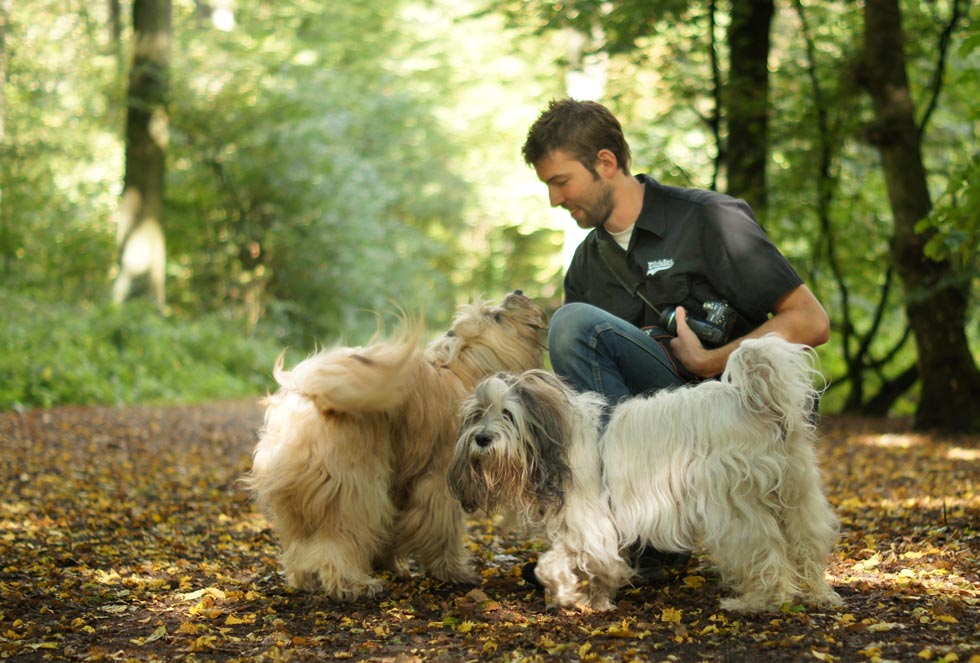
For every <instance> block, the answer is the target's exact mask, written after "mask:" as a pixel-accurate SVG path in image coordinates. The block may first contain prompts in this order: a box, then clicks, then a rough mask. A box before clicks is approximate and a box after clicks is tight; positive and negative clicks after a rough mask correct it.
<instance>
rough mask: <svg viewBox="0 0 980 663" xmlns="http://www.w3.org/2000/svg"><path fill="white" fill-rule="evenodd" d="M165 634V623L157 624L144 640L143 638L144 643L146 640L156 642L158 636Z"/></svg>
mask: <svg viewBox="0 0 980 663" xmlns="http://www.w3.org/2000/svg"><path fill="white" fill-rule="evenodd" d="M165 635H167V627H166V626H165V625H163V624H161V625H160V626H157V627H156V628H155V629H154V630H153V633H151V634H150V635H149V636H148V637H147V638H146V640H144V644H145V643H147V642H156V641H157V640H159V639H160V638H162V637H163V636H165Z"/></svg>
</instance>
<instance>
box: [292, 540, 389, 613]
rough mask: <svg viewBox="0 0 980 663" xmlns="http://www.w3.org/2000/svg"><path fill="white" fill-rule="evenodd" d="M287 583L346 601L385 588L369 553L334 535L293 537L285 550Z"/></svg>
mask: <svg viewBox="0 0 980 663" xmlns="http://www.w3.org/2000/svg"><path fill="white" fill-rule="evenodd" d="M282 561H283V567H284V568H285V569H286V583H287V584H288V585H289V586H291V587H295V588H297V589H302V590H305V591H310V592H315V591H317V590H321V589H322V590H323V592H324V593H326V594H327V595H328V596H331V597H333V598H335V599H339V600H342V601H346V600H352V599H356V598H359V597H361V596H374V595H376V594H377V593H378V592H380V591H381V589H382V585H383V583H382V581H381V579H380V578H376V577H373V576H372V575H371V573H370V569H371V564H370V559H369V558H368V555H366V554H365V552H364V551H363V550H360V549H359V548H358V545H357V544H356V542H353V541H343V540H339V539H337V538H334V537H330V538H321V539H307V540H303V541H293V542H292V544H291V545H289V546H288V547H287V548H286V549H285V551H284V553H283V560H282Z"/></svg>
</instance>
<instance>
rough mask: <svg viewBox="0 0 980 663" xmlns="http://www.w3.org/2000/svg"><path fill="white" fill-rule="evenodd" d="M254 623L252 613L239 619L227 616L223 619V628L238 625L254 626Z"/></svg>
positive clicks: (253, 614)
mask: <svg viewBox="0 0 980 663" xmlns="http://www.w3.org/2000/svg"><path fill="white" fill-rule="evenodd" d="M254 623H255V613H254V612H250V613H247V614H244V615H242V616H241V617H236V616H235V615H228V616H227V617H226V618H225V626H237V625H238V624H254Z"/></svg>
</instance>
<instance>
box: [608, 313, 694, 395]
mask: <svg viewBox="0 0 980 663" xmlns="http://www.w3.org/2000/svg"><path fill="white" fill-rule="evenodd" d="M605 332H612V333H613V334H615V335H616V337H617V338H619V339H621V340H624V341H629V343H630V345H632V346H633V347H635V348H637V349H639V350H642V351H643V352H645V353H646V354H647V355H649V356H650V358H651V359H653V360H654V361H656V362H657V363H659V364H660V365H661V366H663V367H664V368H667V369H669V370H670V371H671V373H673V374H674V375H676V376H677V377H678V378H680V377H681V376H680V375H679V374H678V371H677V367H676V366H673V365H672V364H673V361H671V360H670V358H669V357H668V361H667V362H665V361H664V358H663V357H661V356H660V355H659V354H658V353H656V352H654V351H651V350H650V349H649V348H647V347H646V345H644V344H643V343H638V342H637V341H636V340H634V339H633V338H632V337H631V336H629V335H628V334H623V333H621V332H620V331H619V330H618V329H617V328H616V327H614V326H612V325H610V324H608V323H605V322H603V323H600V324H597V325H596V326H595V328H594V330H593V333H592V336H591V337H590V338H589V349H590V350H591V351H592V357H591V358H590V359H591V361H590V362H589V363H591V364H592V373H593V376H594V377H595V378H596V380H595V381H596V384H597V385H598V386H600V387H602V386H603V385H602V380H601V379H599V378H600V377H601V376H600V371H599V362H598V361H596V355H597V354H598V353H597V351H596V348H597V347H598V345H599V336H600V335H601V334H603V333H605ZM651 340H652V339H651ZM654 343H656V341H654ZM658 345H659V344H658ZM664 352H665V353H666V349H664Z"/></svg>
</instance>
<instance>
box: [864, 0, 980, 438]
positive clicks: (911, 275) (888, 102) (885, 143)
mask: <svg viewBox="0 0 980 663" xmlns="http://www.w3.org/2000/svg"><path fill="white" fill-rule="evenodd" d="M901 19H902V17H901V10H900V8H899V4H898V0H866V2H865V73H866V78H867V85H868V89H869V92H870V93H871V99H872V105H873V107H874V118H875V119H874V126H873V127H872V128H871V129H870V133H869V136H870V137H871V139H872V141H873V142H874V143H875V145H876V147H877V148H878V150H879V152H880V153H881V160H882V168H883V170H884V175H885V184H886V187H887V189H888V198H889V201H890V203H891V209H892V214H893V215H894V226H895V232H894V237H893V238H892V257H893V260H894V262H895V267H896V269H897V270H898V273H899V275H900V276H901V277H902V280H903V283H904V287H905V311H906V314H907V316H908V319H909V323H910V325H911V327H912V332H913V334H914V335H915V340H916V344H917V346H918V367H919V375H920V377H921V380H922V388H921V395H920V397H919V403H918V406H917V409H916V415H915V425H916V427H917V428H919V429H943V430H949V431H978V430H980V408H978V407H977V403H978V402H980V371H978V370H977V367H976V364H975V363H974V361H973V357H972V355H971V354H970V348H969V345H968V343H967V339H966V333H965V324H966V306H967V295H968V285H969V281H968V280H967V279H966V277H965V276H964V275H961V274H957V273H956V271H955V270H954V268H953V266H952V264H951V263H950V262H948V261H936V260H931V259H929V258H928V257H926V255H925V244H926V242H927V241H928V239H929V237H928V235H926V234H920V233H918V232H916V229H915V226H916V223H917V222H918V221H920V220H921V219H923V218H924V217H925V216H926V215H927V214H928V213H929V211H930V210H931V209H932V201H931V200H930V197H929V190H928V188H927V186H926V172H925V167H924V166H923V163H922V154H921V145H920V142H919V131H918V128H917V127H916V123H915V107H914V104H913V101H912V96H911V92H910V91H909V86H908V78H907V75H906V69H905V53H904V50H903V41H904V35H903V31H902V20H901Z"/></svg>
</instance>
